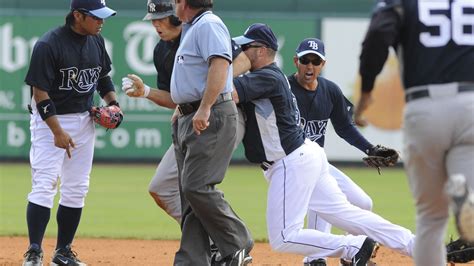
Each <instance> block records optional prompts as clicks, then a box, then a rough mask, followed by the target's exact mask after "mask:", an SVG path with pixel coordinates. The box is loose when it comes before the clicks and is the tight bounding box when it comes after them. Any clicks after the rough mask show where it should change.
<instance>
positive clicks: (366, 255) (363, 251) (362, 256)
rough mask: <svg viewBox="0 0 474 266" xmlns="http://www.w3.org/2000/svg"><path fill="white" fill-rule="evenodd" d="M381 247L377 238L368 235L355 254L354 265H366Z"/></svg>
mask: <svg viewBox="0 0 474 266" xmlns="http://www.w3.org/2000/svg"><path fill="white" fill-rule="evenodd" d="M378 248H379V245H378V244H377V242H375V240H373V239H372V238H370V237H367V238H366V239H365V241H364V243H363V244H362V247H360V250H359V252H357V254H355V256H354V257H353V258H352V265H353V266H366V265H367V262H368V261H369V260H370V259H371V258H374V257H375V255H376V253H377V250H378Z"/></svg>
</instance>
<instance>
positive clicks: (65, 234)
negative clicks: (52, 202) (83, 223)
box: [56, 205, 82, 249]
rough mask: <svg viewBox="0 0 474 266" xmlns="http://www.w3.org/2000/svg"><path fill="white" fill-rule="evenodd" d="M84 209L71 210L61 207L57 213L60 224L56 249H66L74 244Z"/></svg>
mask: <svg viewBox="0 0 474 266" xmlns="http://www.w3.org/2000/svg"><path fill="white" fill-rule="evenodd" d="M81 214H82V208H69V207H66V206H62V205H59V208H58V212H57V213H56V220H57V222H58V241H57V243H56V249H59V248H65V247H66V246H67V245H70V244H71V243H72V240H73V239H74V235H75V234H76V230H77V227H78V226H79V221H80V220H81Z"/></svg>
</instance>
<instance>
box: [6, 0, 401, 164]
mask: <svg viewBox="0 0 474 266" xmlns="http://www.w3.org/2000/svg"><path fill="white" fill-rule="evenodd" d="M0 1H1V2H0V3H2V5H1V8H0V158H4V159H26V158H28V151H29V128H28V127H29V114H28V113H27V111H26V105H27V104H28V102H29V98H30V92H29V88H28V87H27V86H26V85H25V84H24V82H23V80H24V76H25V74H26V71H27V69H28V64H29V57H30V54H31V51H32V47H33V45H34V43H35V41H36V40H37V39H38V38H39V37H40V36H41V35H42V34H43V33H44V32H45V31H47V30H48V29H50V28H52V27H55V26H58V25H61V24H63V22H64V15H65V14H66V12H67V8H68V4H69V1H64V0H63V1H57V0H56V1H54V2H53V1H33V2H26V1H10V0H0ZM40 2H41V6H35V5H38V3H40ZM130 2H131V1H128V2H125V1H116V2H114V1H109V3H108V4H109V5H110V6H112V7H114V8H116V9H117V10H118V15H117V16H116V17H113V18H110V19H108V20H106V23H105V26H104V29H103V32H102V34H103V36H104V38H105V39H106V46H107V50H108V51H109V54H110V56H111V58H112V62H113V71H112V73H111V76H112V80H113V81H114V83H115V85H116V87H117V88H118V89H119V88H120V87H121V77H123V76H124V75H126V74H128V73H136V74H139V75H140V76H142V77H143V79H144V80H145V82H146V83H148V84H150V85H154V84H155V70H154V66H153V59H152V56H153V47H154V45H155V44H156V42H158V40H159V39H158V36H157V34H156V33H155V31H154V29H153V28H152V27H151V25H150V23H149V22H145V21H141V18H142V17H143V15H144V14H143V12H142V11H141V10H139V9H138V8H137V5H136V4H134V5H133V7H132V6H130ZM230 2H234V1H229V2H227V3H228V5H227V4H225V5H224V4H223V5H222V6H220V7H219V6H218V5H217V4H216V12H217V13H218V14H219V15H221V17H222V18H223V19H224V21H225V22H226V24H227V25H228V27H229V30H230V32H231V34H232V35H233V36H236V35H240V34H242V33H243V31H244V30H245V29H246V27H247V26H248V25H249V24H251V23H254V22H264V23H267V24H269V25H270V26H271V27H272V29H273V30H274V32H275V34H276V35H277V38H278V41H279V44H280V47H281V49H280V51H279V52H278V55H277V63H278V64H279V65H280V66H281V67H282V68H283V70H284V72H285V73H287V74H291V73H293V72H294V66H293V64H292V56H293V55H294V50H295V48H296V46H297V45H298V42H299V41H300V40H301V39H303V38H306V37H310V36H315V37H319V38H321V39H323V40H324V41H325V42H326V47H327V48H326V53H327V58H328V63H327V64H326V67H325V71H324V73H323V75H324V76H326V77H327V78H329V79H331V80H333V81H335V82H336V83H338V84H339V85H340V86H341V88H342V89H343V91H344V93H345V94H346V96H347V97H348V98H350V99H352V100H354V99H353V98H354V95H355V94H354V92H356V91H357V89H358V80H357V78H358V77H357V64H358V60H357V57H358V53H359V51H360V42H361V39H362V37H363V34H364V32H365V29H366V26H367V21H368V15H369V11H368V10H367V11H366V12H365V13H363V12H362V11H361V10H359V12H354V11H353V9H348V8H347V5H345V4H344V1H340V2H339V3H341V6H340V9H341V11H340V12H338V13H334V12H336V11H335V10H337V8H338V7H337V6H334V5H329V4H328V2H329V1H314V2H319V6H313V8H315V10H323V11H324V12H323V11H312V9H309V8H303V6H307V7H311V4H310V2H311V3H312V2H313V1H289V2H291V3H293V5H291V7H290V6H286V4H287V3H286V2H285V1H272V3H273V5H272V6H271V8H269V11H268V10H267V11H262V12H257V11H258V9H259V8H260V9H262V8H263V7H264V6H265V5H264V2H265V3H269V1H261V2H260V1H253V2H255V3H259V4H255V9H252V10H253V11H252V12H243V11H241V10H240V9H239V8H235V10H233V9H232V8H233V5H235V4H231V3H230ZM243 2H245V1H239V3H243ZM247 2H248V4H249V6H250V4H251V2H250V1H247ZM362 2H364V1H362ZM25 3H29V4H28V5H27V4H25ZM52 3H53V4H52ZM58 3H60V4H58ZM114 3H116V4H117V5H118V6H119V8H117V7H115V6H114ZM285 3H286V4H285ZM305 3H307V4H308V5H305ZM325 3H326V5H325ZM364 3H366V2H364ZM367 6H368V5H367ZM217 7H219V8H217ZM358 7H359V8H360V5H358ZM44 8H47V9H44ZM285 8H286V9H287V10H288V11H291V12H282V11H283V10H285ZM140 9H141V7H140ZM18 14H21V15H20V16H19V15H18ZM118 97H119V102H120V104H121V107H122V108H123V110H124V112H125V121H124V123H123V124H122V125H121V127H120V128H119V129H116V130H110V131H107V132H106V131H105V130H104V129H102V128H97V134H96V158H98V159H112V160H113V159H137V160H138V159H150V160H153V159H156V158H160V157H161V156H162V155H163V153H164V152H165V151H166V149H167V148H168V147H169V145H170V143H171V129H170V123H169V118H170V115H171V112H170V111H169V110H167V109H165V108H160V107H157V106H155V105H154V104H152V103H151V102H149V101H146V100H143V99H130V98H128V97H127V96H126V95H124V94H123V93H122V92H121V91H118ZM96 103H98V104H99V99H96ZM320 130H327V134H328V135H329V136H328V137H327V146H329V149H326V150H327V152H328V157H329V159H331V160H335V161H359V160H360V157H361V153H360V151H358V150H356V149H355V148H351V147H349V146H348V145H347V144H345V143H344V142H343V141H341V140H339V139H338V137H336V136H335V134H334V132H333V129H332V128H331V127H329V128H327V129H320ZM364 134H366V135H367V136H368V137H369V139H370V140H372V141H373V142H374V143H375V144H377V143H382V144H385V145H390V146H395V147H396V148H400V142H401V141H400V132H399V130H398V129H396V128H393V127H392V128H387V127H386V125H382V126H380V125H378V126H371V127H369V128H367V129H364ZM234 159H243V151H242V147H239V149H238V150H237V152H236V153H235V155H234Z"/></svg>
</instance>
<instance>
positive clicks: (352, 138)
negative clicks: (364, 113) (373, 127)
mask: <svg viewBox="0 0 474 266" xmlns="http://www.w3.org/2000/svg"><path fill="white" fill-rule="evenodd" d="M335 131H336V133H337V135H338V136H339V137H341V138H343V139H344V140H345V141H346V142H347V143H349V144H351V145H352V146H354V147H356V148H357V149H359V150H360V151H362V152H363V153H367V151H368V149H369V148H371V147H373V146H374V145H372V144H371V143H370V142H369V141H368V140H367V139H366V138H365V137H364V136H363V135H362V134H361V133H360V131H359V130H358V129H357V128H356V127H355V126H354V125H352V124H351V125H347V126H346V127H343V128H335Z"/></svg>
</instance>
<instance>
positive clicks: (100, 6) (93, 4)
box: [71, 0, 117, 19]
mask: <svg viewBox="0 0 474 266" xmlns="http://www.w3.org/2000/svg"><path fill="white" fill-rule="evenodd" d="M71 10H80V11H84V12H87V13H89V14H91V15H94V16H96V17H98V18H101V19H105V18H108V17H110V16H115V14H117V12H115V10H112V9H110V8H108V7H106V6H105V0H72V1H71Z"/></svg>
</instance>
